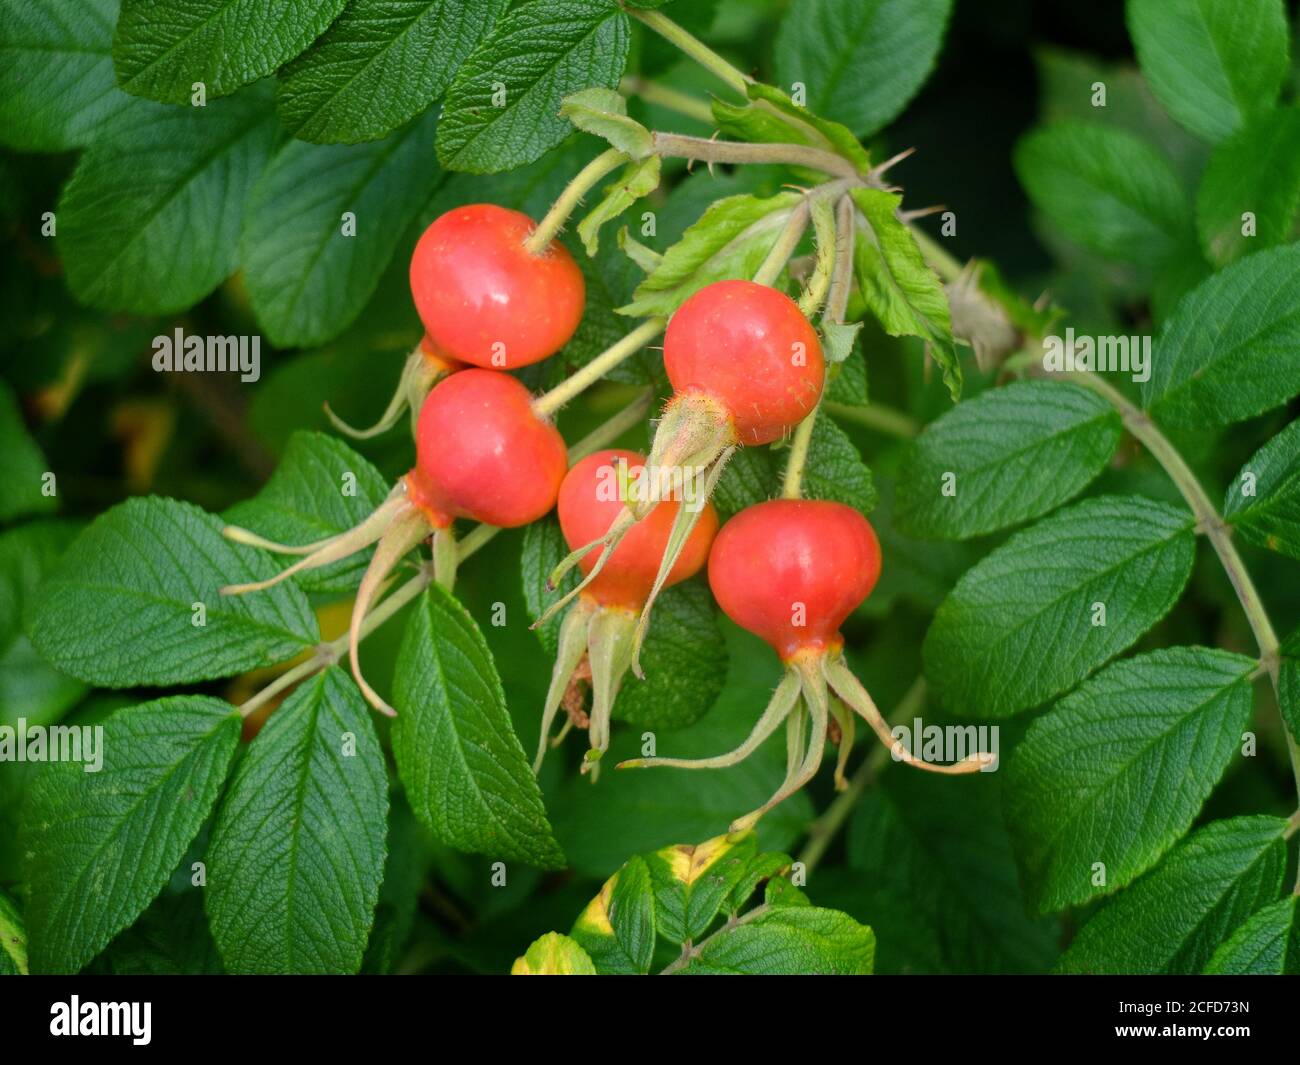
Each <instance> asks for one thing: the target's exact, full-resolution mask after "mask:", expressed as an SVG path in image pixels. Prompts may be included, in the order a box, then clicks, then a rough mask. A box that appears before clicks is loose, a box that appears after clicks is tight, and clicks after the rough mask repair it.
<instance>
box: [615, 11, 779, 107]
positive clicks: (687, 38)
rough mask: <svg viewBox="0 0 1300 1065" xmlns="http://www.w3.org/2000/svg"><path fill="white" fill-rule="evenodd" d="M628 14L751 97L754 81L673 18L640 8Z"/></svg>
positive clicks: (746, 96)
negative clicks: (750, 86)
mask: <svg viewBox="0 0 1300 1065" xmlns="http://www.w3.org/2000/svg"><path fill="white" fill-rule="evenodd" d="M626 11H627V13H628V14H629V15H631V16H632V17H633V18H634V19H636V20H637V21H638V22H641V23H643V24H644V25H646V26H648V27H649V28H650V29H652V30H654V31H655V33H657V34H659V36H660V37H662V38H663V39H664V40H666V41H668V42H669V43H670V44H674V45H676V46H677V47H678V48H679V49H680V50H681V51H683V52H685V53H686V54H687V55H688V56H690V57H691V58H692V59H694V60H695V62H697V63H699V64H700V66H702V67H703V68H704V69H705V70H707V71H709V72H710V73H712V74H713V75H715V76H716V77H717V78H718V79H719V80H720V81H723V82H726V84H727V85H729V86H731V88H733V89H735V90H736V92H738V93H739V94H740V95H741V96H743V97H745V98H746V99H748V98H749V83H750V82H751V81H753V79H752V78H750V77H747V76H746V75H744V74H742V73H741V72H740V71H739V70H737V69H736V68H735V67H733V66H732V65H731V64H730V63H728V62H727V61H726V60H725V59H723V58H722V56H720V55H718V53H717V52H715V51H714V50H713V49H712V48H710V47H709V46H708V45H706V44H705V43H704V42H703V41H701V40H699V39H698V38H696V37H694V36H692V35H691V34H689V33H687V32H686V31H685V30H684V29H682V27H681V26H679V25H677V23H675V22H674V21H673V20H672V19H670V18H668V17H667V16H665V15H663V14H661V13H660V12H658V11H645V10H643V9H641V8H635V7H633V8H627V9H626Z"/></svg>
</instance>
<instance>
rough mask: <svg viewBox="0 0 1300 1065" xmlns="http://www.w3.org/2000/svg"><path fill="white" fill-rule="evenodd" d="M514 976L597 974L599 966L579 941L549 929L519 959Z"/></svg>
mask: <svg viewBox="0 0 1300 1065" xmlns="http://www.w3.org/2000/svg"><path fill="white" fill-rule="evenodd" d="M510 975H511V976H595V975H596V966H595V965H594V964H592V961H591V958H589V957H588V956H587V952H586V951H585V950H583V949H582V948H581V947H580V946H578V944H577V943H576V942H574V941H573V940H572V939H570V938H569V937H568V936H566V935H562V934H561V933H559V932H547V933H546V935H544V936H542V937H541V938H540V939H538V940H537V941H536V942H534V943H533V944H532V946H530V947H529V948H528V950H527V951H526V952H525V953H524V956H523V957H522V958H516V959H515V964H514V965H513V966H512V967H511V969H510Z"/></svg>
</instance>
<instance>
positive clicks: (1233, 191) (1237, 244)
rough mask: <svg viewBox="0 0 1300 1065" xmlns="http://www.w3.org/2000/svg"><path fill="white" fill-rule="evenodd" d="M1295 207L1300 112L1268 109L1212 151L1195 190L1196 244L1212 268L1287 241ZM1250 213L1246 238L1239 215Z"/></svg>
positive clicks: (1299, 201) (1299, 188)
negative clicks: (1251, 226) (1198, 242)
mask: <svg viewBox="0 0 1300 1065" xmlns="http://www.w3.org/2000/svg"><path fill="white" fill-rule="evenodd" d="M1298 210H1300V110H1298V109H1296V108H1294V107H1287V108H1281V109H1279V110H1277V111H1270V112H1268V113H1267V114H1264V115H1261V116H1259V117H1258V118H1256V119H1254V120H1252V121H1251V123H1250V125H1248V126H1246V127H1245V128H1243V129H1242V130H1241V131H1240V132H1238V133H1235V134H1234V135H1233V136H1231V137H1229V138H1228V139H1227V140H1226V141H1224V142H1223V143H1222V144H1220V145H1219V146H1218V147H1217V148H1215V149H1214V154H1213V155H1211V156H1210V161H1209V163H1208V164H1207V165H1206V167H1205V173H1204V174H1203V175H1202V176H1201V184H1200V187H1199V189H1198V190H1197V193H1196V228H1197V231H1198V232H1199V234H1200V237H1201V248H1202V249H1203V250H1204V252H1205V255H1206V258H1208V259H1209V260H1210V261H1211V262H1212V263H1214V264H1215V265H1216V266H1225V265H1227V264H1228V263H1230V262H1232V261H1233V260H1235V259H1239V258H1241V257H1242V256H1243V255H1246V254H1248V253H1250V252H1254V251H1260V250H1262V249H1264V248H1271V247H1272V246H1273V245H1275V244H1285V243H1286V242H1287V241H1288V240H1290V239H1291V236H1292V231H1293V229H1294V226H1295V220H1296V212H1297V211H1298ZM1247 212H1249V213H1250V214H1251V215H1252V216H1253V224H1254V230H1255V231H1254V232H1253V233H1252V234H1251V235H1250V236H1246V235H1245V234H1244V233H1243V232H1242V230H1243V228H1244V227H1245V225H1246V220H1245V218H1244V216H1245V215H1246V213H1247Z"/></svg>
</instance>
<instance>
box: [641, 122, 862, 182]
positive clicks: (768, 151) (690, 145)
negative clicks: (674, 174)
mask: <svg viewBox="0 0 1300 1065" xmlns="http://www.w3.org/2000/svg"><path fill="white" fill-rule="evenodd" d="M653 136H654V151H655V154H656V155H659V156H664V157H674V158H679V159H699V160H701V161H702V162H706V163H774V164H777V163H779V164H785V165H787V166H806V167H808V169H810V170H820V171H821V172H822V173H824V174H832V175H834V176H835V177H841V178H851V179H853V180H854V181H855V182H858V183H861V177H860V175H859V174H858V172H857V170H856V169H855V168H854V166H853V164H852V163H850V162H849V161H848V160H847V159H845V158H844V157H843V156H840V155H836V154H835V153H834V152H827V151H823V150H822V149H821V148H810V147H808V146H807V145H804V144H749V143H747V142H745V141H715V140H709V139H708V138H707V137H688V136H686V135H685V134H682V133H655V134H654V135H653Z"/></svg>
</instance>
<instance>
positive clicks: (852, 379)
mask: <svg viewBox="0 0 1300 1065" xmlns="http://www.w3.org/2000/svg"><path fill="white" fill-rule="evenodd" d="M827 324H829V323H823V329H824V328H825V326H826V325H827ZM856 324H861V323H856ZM855 332H856V330H855ZM823 340H824V341H825V343H824V344H823V347H825V348H829V347H830V346H831V345H832V344H833V343H834V342H833V341H830V340H829V337H823ZM829 354H830V353H829V351H828V352H827V355H828V357H829ZM826 398H827V399H828V400H830V401H831V402H832V403H844V404H846V405H847V406H850V407H865V406H866V405H867V403H868V402H869V394H868V390H867V360H866V357H865V356H864V355H863V354H862V348H861V346H859V345H858V344H857V343H856V340H855V343H854V348H853V350H852V351H850V352H849V353H848V354H847V355H846V356H845V357H844V361H843V362H840V363H839V364H838V369H836V370H835V371H834V372H833V373H832V374H831V376H830V382H829V385H828V387H827V391H826Z"/></svg>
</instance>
